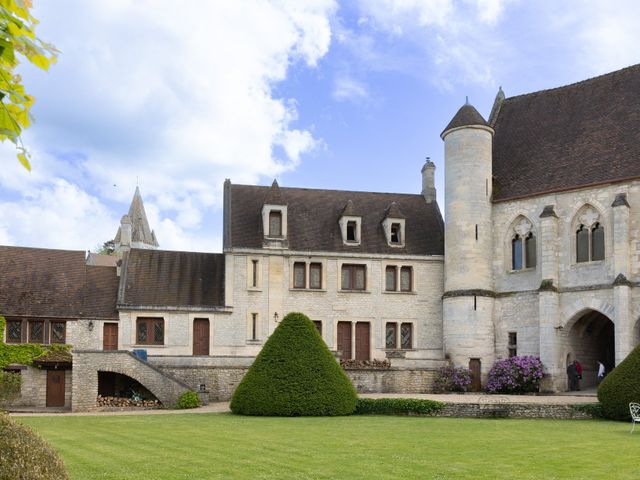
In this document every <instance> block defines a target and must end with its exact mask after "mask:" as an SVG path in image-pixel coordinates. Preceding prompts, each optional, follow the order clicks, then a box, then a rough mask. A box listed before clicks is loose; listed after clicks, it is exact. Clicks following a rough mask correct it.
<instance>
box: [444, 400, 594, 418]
mask: <svg viewBox="0 0 640 480" xmlns="http://www.w3.org/2000/svg"><path fill="white" fill-rule="evenodd" d="M436 416H438V417H473V418H551V419H558V420H569V419H578V420H586V419H590V418H592V417H591V416H590V415H588V414H587V413H585V412H581V411H578V410H574V409H573V408H572V407H571V405H541V404H524V403H486V404H482V403H447V404H446V405H445V407H444V408H443V409H442V410H441V411H439V412H438V413H437V414H436Z"/></svg>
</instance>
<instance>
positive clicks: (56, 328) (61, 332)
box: [49, 322, 67, 343]
mask: <svg viewBox="0 0 640 480" xmlns="http://www.w3.org/2000/svg"><path fill="white" fill-rule="evenodd" d="M50 329H51V332H50V334H49V338H50V341H51V343H65V342H66V340H67V322H51V323H50Z"/></svg>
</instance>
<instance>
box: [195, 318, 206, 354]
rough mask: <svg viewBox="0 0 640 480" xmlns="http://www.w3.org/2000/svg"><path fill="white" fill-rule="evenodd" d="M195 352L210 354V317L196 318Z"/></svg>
mask: <svg viewBox="0 0 640 480" xmlns="http://www.w3.org/2000/svg"><path fill="white" fill-rule="evenodd" d="M193 354H194V355H209V319H208V318H196V319H195V320H194V321H193Z"/></svg>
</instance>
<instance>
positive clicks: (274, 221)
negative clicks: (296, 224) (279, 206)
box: [269, 210, 282, 237]
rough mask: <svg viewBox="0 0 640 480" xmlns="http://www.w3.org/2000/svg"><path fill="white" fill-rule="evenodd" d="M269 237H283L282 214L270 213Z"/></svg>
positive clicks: (277, 212) (278, 212)
mask: <svg viewBox="0 0 640 480" xmlns="http://www.w3.org/2000/svg"><path fill="white" fill-rule="evenodd" d="M269 236H270V237H281V236H282V212H280V211H278V210H272V211H270V212H269Z"/></svg>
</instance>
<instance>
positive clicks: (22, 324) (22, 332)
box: [5, 320, 25, 344]
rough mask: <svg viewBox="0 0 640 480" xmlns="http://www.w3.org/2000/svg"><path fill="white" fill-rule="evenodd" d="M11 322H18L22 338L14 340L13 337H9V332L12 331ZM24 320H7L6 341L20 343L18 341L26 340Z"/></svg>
mask: <svg viewBox="0 0 640 480" xmlns="http://www.w3.org/2000/svg"><path fill="white" fill-rule="evenodd" d="M10 324H13V325H15V324H17V325H19V326H20V338H19V339H17V340H13V339H12V338H11V337H9V332H10V331H11V330H10V329H11V326H10ZM24 326H25V325H24V321H22V320H7V323H6V324H5V330H6V332H7V333H6V342H7V343H11V344H18V343H23V341H24V337H25V331H24Z"/></svg>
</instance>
